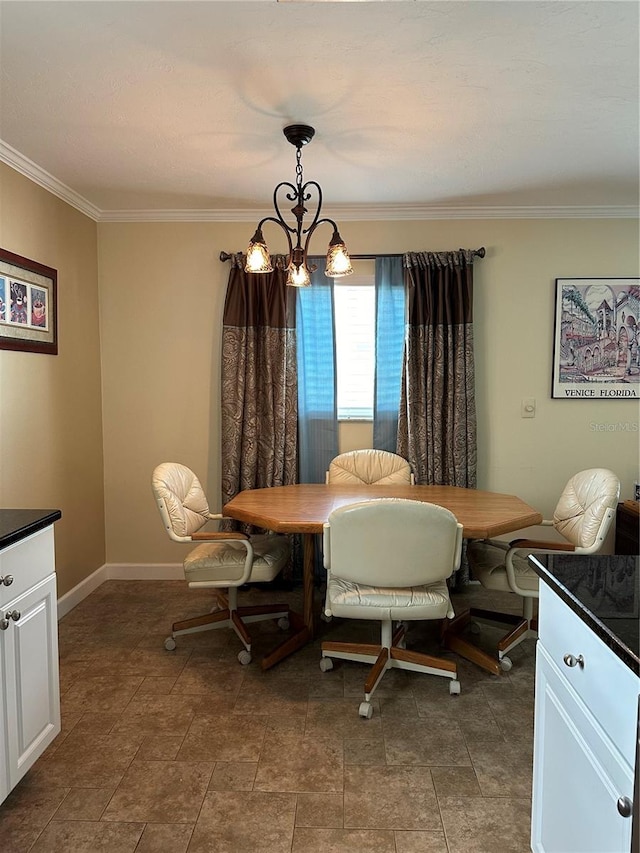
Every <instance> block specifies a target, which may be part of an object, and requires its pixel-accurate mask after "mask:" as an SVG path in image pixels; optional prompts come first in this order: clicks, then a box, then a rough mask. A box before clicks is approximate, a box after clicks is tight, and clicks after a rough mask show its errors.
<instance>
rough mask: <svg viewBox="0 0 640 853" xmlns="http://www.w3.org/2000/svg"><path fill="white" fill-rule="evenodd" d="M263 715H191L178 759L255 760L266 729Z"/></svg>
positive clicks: (258, 754) (258, 755)
mask: <svg viewBox="0 0 640 853" xmlns="http://www.w3.org/2000/svg"><path fill="white" fill-rule="evenodd" d="M265 721H266V718H265V717H256V716H253V717H250V716H248V715H244V714H217V715H209V714H200V715H197V716H196V717H194V719H193V722H192V723H191V726H190V728H189V731H188V733H187V735H186V737H185V739H184V742H183V744H182V746H181V747H180V751H179V752H178V755H177V758H178V760H179V761H257V760H258V758H259V757H260V752H261V750H262V747H263V744H264V738H265V731H266V722H265Z"/></svg>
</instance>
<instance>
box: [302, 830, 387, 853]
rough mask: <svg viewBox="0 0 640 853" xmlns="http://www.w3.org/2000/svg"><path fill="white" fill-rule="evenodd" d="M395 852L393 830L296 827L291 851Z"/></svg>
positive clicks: (331, 852)
mask: <svg viewBox="0 0 640 853" xmlns="http://www.w3.org/2000/svg"><path fill="white" fill-rule="evenodd" d="M355 850H357V851H358V853H396V844H395V839H394V834H393V832H390V831H386V832H385V831H380V830H370V829H308V828H305V827H296V830H295V832H294V834H293V847H292V848H291V853H354V851H355Z"/></svg>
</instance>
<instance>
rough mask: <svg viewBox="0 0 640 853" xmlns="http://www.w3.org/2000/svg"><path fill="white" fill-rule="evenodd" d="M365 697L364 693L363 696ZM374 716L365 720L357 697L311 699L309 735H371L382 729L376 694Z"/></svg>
mask: <svg viewBox="0 0 640 853" xmlns="http://www.w3.org/2000/svg"><path fill="white" fill-rule="evenodd" d="M362 699H364V695H363V696H362ZM371 704H372V705H373V709H374V711H373V717H372V718H371V719H370V720H365V719H364V718H363V717H361V716H360V715H359V714H358V708H359V706H360V702H359V701H358V700H356V699H310V700H309V709H308V711H307V723H306V733H307V736H308V737H332V736H335V735H340V736H341V737H344V738H353V739H355V738H359V737H364V738H367V737H371V736H372V735H374V734H375V733H376V732H377V733H380V732H381V730H382V717H381V715H380V705H379V703H378V700H377V698H376V697H375V696H374V698H373V701H372V703H371Z"/></svg>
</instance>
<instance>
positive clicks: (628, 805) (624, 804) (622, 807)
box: [618, 797, 633, 817]
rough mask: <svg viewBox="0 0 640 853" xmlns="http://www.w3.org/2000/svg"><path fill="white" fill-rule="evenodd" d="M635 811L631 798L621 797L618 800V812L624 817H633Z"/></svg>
mask: <svg viewBox="0 0 640 853" xmlns="http://www.w3.org/2000/svg"><path fill="white" fill-rule="evenodd" d="M632 811H633V803H632V802H631V800H630V799H629V797H620V798H619V799H618V812H619V813H620V814H621V815H622V817H631V812H632Z"/></svg>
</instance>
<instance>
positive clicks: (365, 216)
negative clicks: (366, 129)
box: [99, 204, 639, 222]
mask: <svg viewBox="0 0 640 853" xmlns="http://www.w3.org/2000/svg"><path fill="white" fill-rule="evenodd" d="M322 212H323V214H326V215H327V216H330V217H332V218H333V219H336V220H338V221H339V222H372V221H387V222H389V221H393V220H403V219H404V220H409V219H417V220H427V219H440V220H442V219H637V218H638V216H639V209H638V208H637V207H634V206H633V205H591V206H589V205H579V206H569V205H564V206H563V205H556V206H548V205H547V206H526V207H525V206H516V205H510V206H507V205H504V206H495V207H492V206H489V205H485V206H482V205H478V206H472V205H468V206H464V207H463V206H462V205H461V206H445V205H430V204H422V205H381V204H379V205H375V204H370V205H359V206H355V205H354V206H349V207H333V208H331V207H326V208H323V210H322ZM265 216H273V210H270V209H266V208H253V209H251V210H247V209H242V210H233V209H229V210H103V211H102V212H101V214H100V217H99V221H100V222H255V221H256V220H258V219H262V218H263V217H265Z"/></svg>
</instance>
